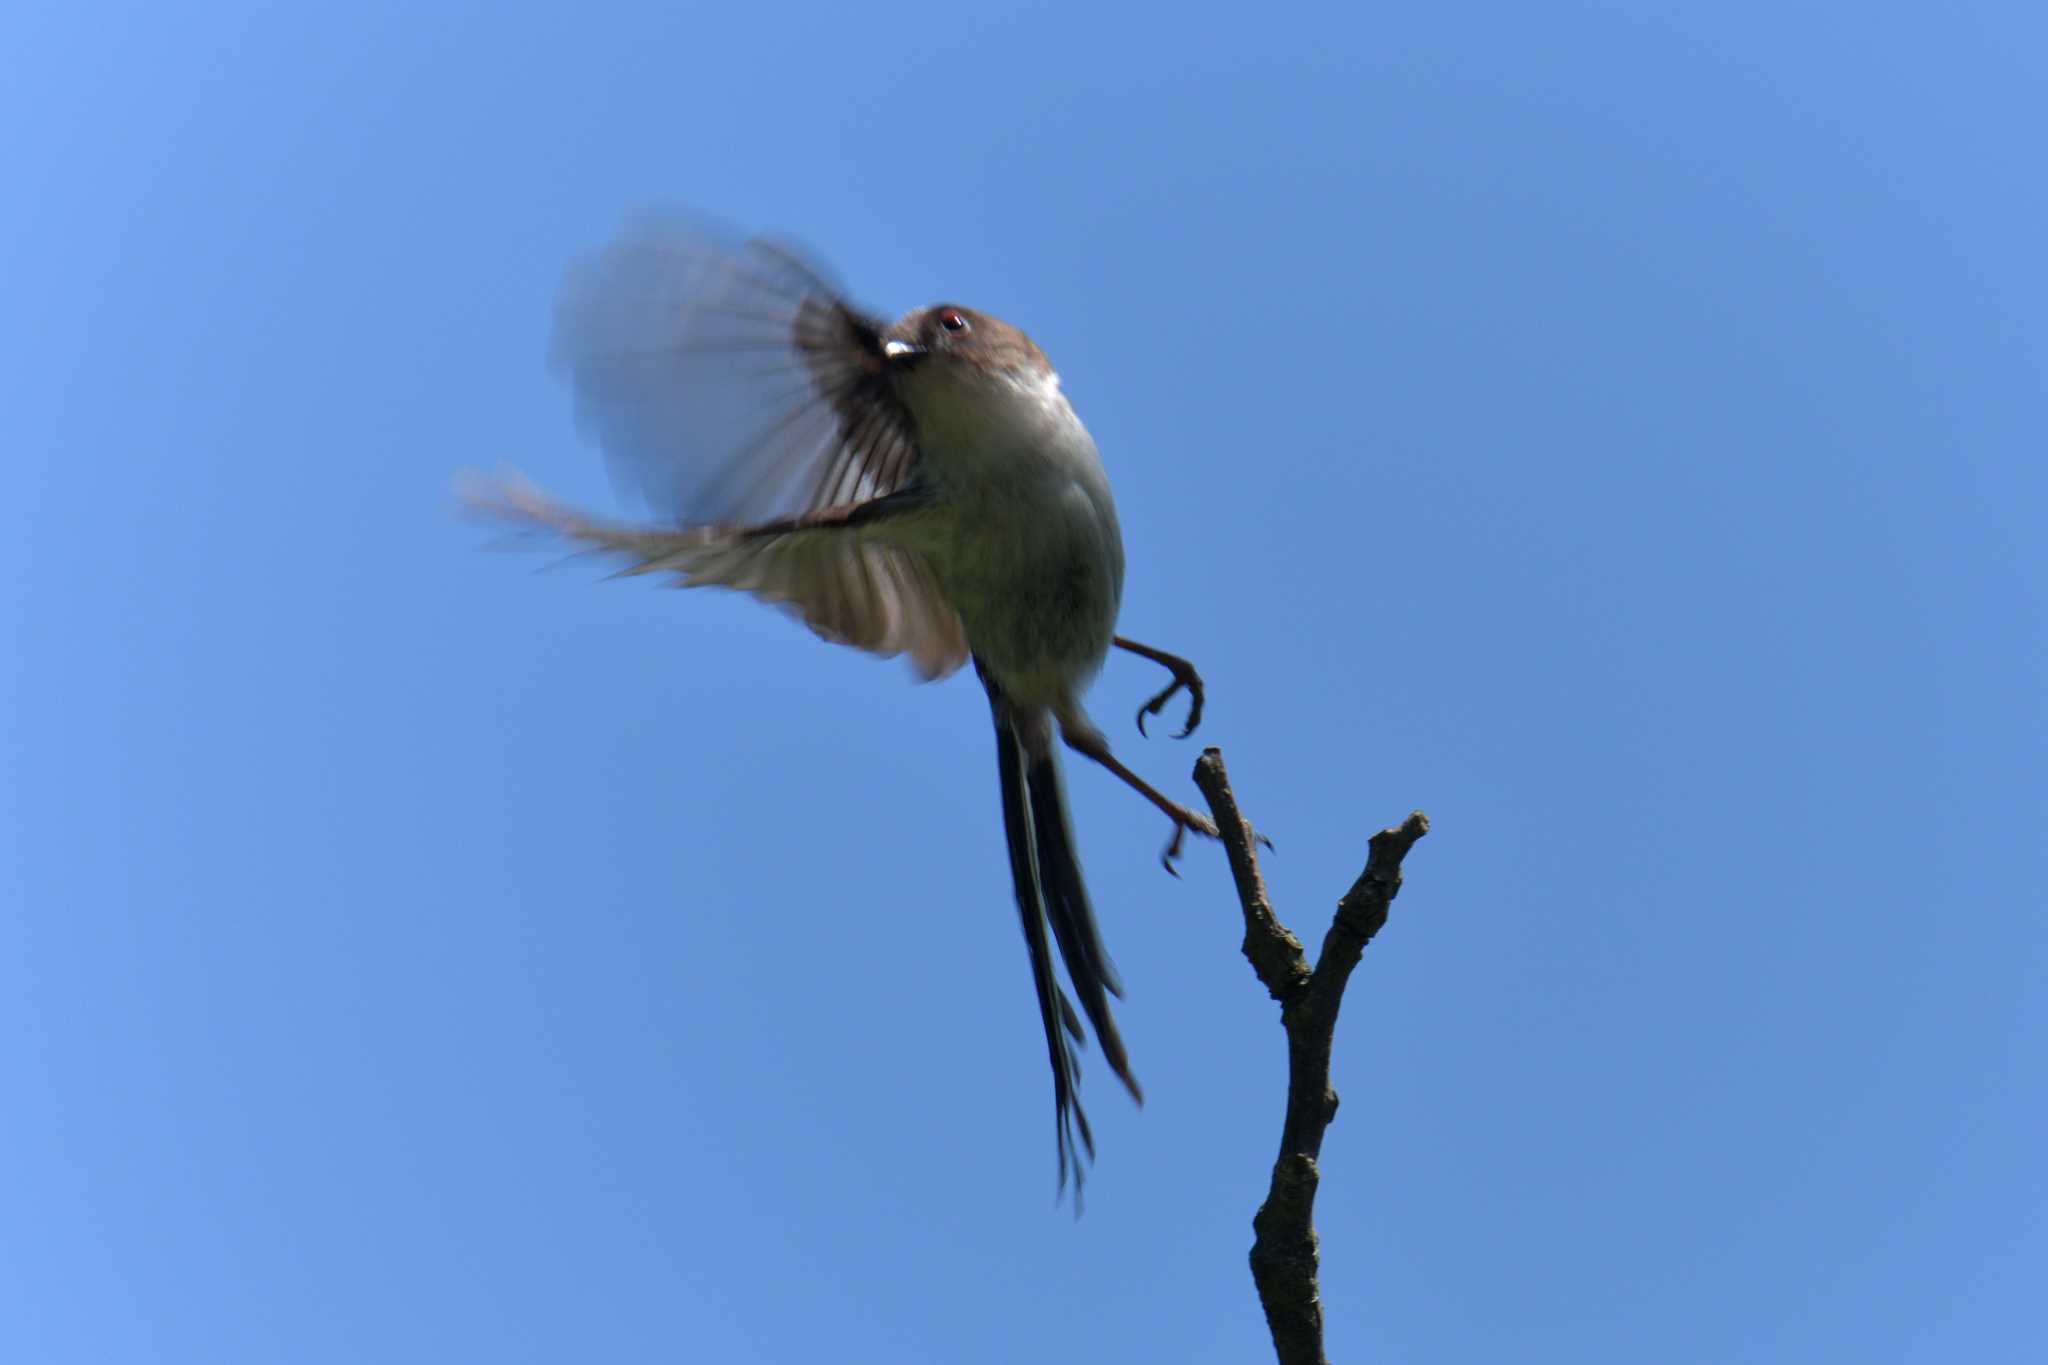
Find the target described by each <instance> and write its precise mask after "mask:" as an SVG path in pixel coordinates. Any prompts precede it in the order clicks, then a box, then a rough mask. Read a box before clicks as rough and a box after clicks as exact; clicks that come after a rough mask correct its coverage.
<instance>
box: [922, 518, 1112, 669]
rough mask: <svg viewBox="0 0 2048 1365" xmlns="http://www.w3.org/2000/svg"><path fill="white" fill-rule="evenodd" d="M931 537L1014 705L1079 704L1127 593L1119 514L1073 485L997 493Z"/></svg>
mask: <svg viewBox="0 0 2048 1365" xmlns="http://www.w3.org/2000/svg"><path fill="white" fill-rule="evenodd" d="M954 511H955V515H954V516H951V517H948V518H946V521H945V524H944V525H942V526H939V527H933V528H932V531H933V532H935V533H936V534H937V535H938V536H940V537H942V538H943V540H944V541H945V542H946V543H945V544H943V545H936V546H933V547H931V551H930V552H929V558H930V562H931V564H932V567H933V570H934V572H935V573H936V574H937V576H938V578H939V582H940V586H941V589H942V591H943V592H944V593H945V595H946V598H947V600H948V601H950V602H951V603H952V605H953V609H954V611H956V612H958V613H959V615H960V622H961V624H962V625H963V626H965V627H966V628H967V643H968V646H969V648H971V649H972V650H973V651H974V653H975V655H976V656H977V657H978V658H979V659H980V660H981V661H982V665H983V667H985V668H987V669H988V671H989V672H990V673H991V674H993V675H994V677H995V679H996V681H997V682H998V683H1000V684H1001V685H1002V687H1003V690H1004V692H1005V693H1007V694H1008V695H1009V697H1010V699H1011V700H1012V701H1015V702H1017V703H1019V704H1021V705H1026V706H1036V705H1045V706H1050V705H1053V704H1055V703H1058V702H1061V701H1065V700H1068V699H1071V698H1073V697H1075V696H1076V695H1077V694H1078V693H1079V692H1080V691H1081V689H1082V688H1083V687H1085V686H1086V685H1087V683H1088V681H1089V680H1090V679H1091V678H1093V677H1094V675H1095V673H1096V670H1098V669H1099V668H1101V666H1102V660H1103V657H1104V656H1105V655H1106V654H1108V652H1109V642H1110V638H1111V636H1113V635H1114V634H1115V632H1116V615H1117V606H1118V602H1119V600H1120V599H1121V597H1122V595H1123V542H1122V538H1121V536H1120V535H1119V534H1118V530H1117V525H1116V514H1115V512H1114V511H1113V510H1110V509H1107V508H1105V507H1103V506H1102V505H1100V504H1099V503H1098V502H1097V500H1096V499H1095V498H1094V497H1093V496H1092V495H1091V494H1090V493H1089V491H1088V490H1087V489H1085V488H1083V487H1081V486H1080V485H1078V484H1072V483H1069V484H1066V485H1064V486H1053V487H1045V486H1040V487H1029V486H1024V487H1016V486H1013V487H1011V488H1008V489H1003V490H994V491H993V492H992V496H990V497H988V498H986V499H980V500H977V501H975V502H973V503H969V504H966V505H964V506H957V507H956V508H955V509H954Z"/></svg>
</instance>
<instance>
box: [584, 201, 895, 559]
mask: <svg viewBox="0 0 2048 1365" xmlns="http://www.w3.org/2000/svg"><path fill="white" fill-rule="evenodd" d="M882 328H883V324H882V323H881V322H879V321H877V320H876V319H874V318H872V317H869V316H868V315H867V314H865V313H863V312H861V311H860V310H859V309H856V308H854V307H853V306H852V305H851V304H849V303H847V302H846V301H845V300H844V299H843V298H841V297H840V295H839V292H838V290H837V289H836V288H835V287H834V286H833V285H832V283H831V282H830V281H829V280H827V279H826V277H825V276H824V274H823V272H822V271H821V270H819V269H818V268H817V267H815V266H813V265H811V264H809V263H807V262H806V261H805V260H804V259H803V258H802V257H800V256H799V255H797V254H796V253H795V252H794V251H793V250H791V249H789V248H787V247H781V246H775V245H771V244H768V243H765V242H760V241H754V242H747V243H743V244H739V245H730V244H727V243H724V242H722V241H721V240H720V239H719V238H718V236H717V235H716V234H715V233H713V232H712V231H710V230H709V229H707V228H705V227H702V226H698V225H696V224H692V223H689V222H687V221H683V220H679V219H675V218H643V219H640V220H636V221H634V222H631V223H629V224H628V225H627V226H626V227H625V228H624V229H623V230H622V231H621V232H620V234H619V236H618V237H617V238H616V239H615V240H614V241H613V242H612V243H611V244H610V245H609V246H607V247H605V248H604V249H603V250H602V251H599V252H597V253H595V254H594V255H592V256H589V257H587V258H585V259H584V260H582V261H579V262H578V263H577V264H576V265H574V266H573V267H572V268H571V269H570V271H569V274H568V277H567V279H566V280H565V281H564V282H563V286H562V292H561V298H560V301H559V303H558V305H557V308H556V315H555V335H554V346H553V350H554V359H555V363H556V365H557V366H558V367H559V368H560V369H562V370H563V371H564V372H565V373H566V374H567V375H568V377H569V379H570V381H571V383H572V384H573V385H574V387H575V390H576V408H577V415H578V417H579V419H580V421H581V423H582V424H583V426H584V427H585V428H586V429H587V430H589V431H590V432H591V433H592V434H594V435H595V436H596V437H597V439H598V440H599V442H600V443H601V444H602V445H603V446H604V449H605V453H606V455H607V456H609V457H610V461H611V465H612V469H613V472H614V475H615V477H617V478H619V479H620V480H621V481H622V482H624V483H625V484H627V485H628V486H629V487H631V488H632V489H633V490H634V491H635V492H637V493H639V494H640V495H642V496H643V497H645V498H646V499H647V500H648V502H649V503H650V505H651V506H652V507H654V509H655V510H656V511H657V512H658V513H660V514H662V515H665V516H668V517H671V518H673V519H674V520H675V521H677V522H678V523H681V524H685V525H727V526H731V525H747V524H752V523H756V522H762V521H768V520H773V519H776V518H781V517H790V516H796V515H799V514H801V513H804V512H810V511H817V510H820V509H822V508H826V507H837V506H846V505H849V504H853V503H859V502H866V501H868V500H870V499H872V498H878V497H882V496H884V495H886V494H889V493H893V492H895V491H896V490H898V489H900V488H901V487H903V485H904V484H905V482H906V481H908V479H909V478H910V475H911V471H912V468H913V466H914V465H915V463H916V461H917V445H916V440H915V436H914V433H913V430H912V427H911V423H910V418H909V415H908V414H907V413H906V412H905V411H904V410H903V407H902V405H901V404H900V403H899V402H898V401H897V399H896V397H895V395H894V393H893V392H892V391H891V390H890V387H889V385H888V382H887V380H886V379H885V377H884V373H883V370H884V366H883V359H882V336H881V333H882Z"/></svg>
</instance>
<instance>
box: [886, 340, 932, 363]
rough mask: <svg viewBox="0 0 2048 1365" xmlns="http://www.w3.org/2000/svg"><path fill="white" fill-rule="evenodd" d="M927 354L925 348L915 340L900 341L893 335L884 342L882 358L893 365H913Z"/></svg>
mask: <svg viewBox="0 0 2048 1365" xmlns="http://www.w3.org/2000/svg"><path fill="white" fill-rule="evenodd" d="M927 354H928V352H927V351H926V350H925V348H924V347H922V346H920V345H918V344H917V343H916V342H914V341H898V340H896V339H894V338H893V337H892V338H891V339H889V340H888V341H885V342H883V343H882V359H884V360H886V361H888V362H889V363H890V364H891V365H912V364H915V363H916V362H917V361H919V360H922V359H923V358H924V357H925V356H926V355H927Z"/></svg>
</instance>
